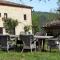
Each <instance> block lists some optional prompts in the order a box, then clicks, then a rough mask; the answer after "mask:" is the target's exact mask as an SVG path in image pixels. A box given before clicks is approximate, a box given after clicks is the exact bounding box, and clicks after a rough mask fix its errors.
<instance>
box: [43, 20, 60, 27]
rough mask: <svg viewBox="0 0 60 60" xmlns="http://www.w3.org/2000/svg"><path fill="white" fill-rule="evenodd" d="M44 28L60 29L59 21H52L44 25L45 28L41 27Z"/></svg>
mask: <svg viewBox="0 0 60 60" xmlns="http://www.w3.org/2000/svg"><path fill="white" fill-rule="evenodd" d="M43 27H44V28H49V27H52V28H54V27H55V28H56V27H60V20H53V21H51V22H49V23H46V25H45V26H43Z"/></svg>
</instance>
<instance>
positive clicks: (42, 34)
mask: <svg viewBox="0 0 60 60" xmlns="http://www.w3.org/2000/svg"><path fill="white" fill-rule="evenodd" d="M35 35H38V36H44V35H46V34H45V33H44V32H37V33H36V34H35Z"/></svg>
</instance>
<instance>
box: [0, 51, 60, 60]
mask: <svg viewBox="0 0 60 60" xmlns="http://www.w3.org/2000/svg"><path fill="white" fill-rule="evenodd" d="M0 60H60V52H51V53H50V52H32V53H31V52H25V53H20V52H13V51H9V52H4V51H0Z"/></svg>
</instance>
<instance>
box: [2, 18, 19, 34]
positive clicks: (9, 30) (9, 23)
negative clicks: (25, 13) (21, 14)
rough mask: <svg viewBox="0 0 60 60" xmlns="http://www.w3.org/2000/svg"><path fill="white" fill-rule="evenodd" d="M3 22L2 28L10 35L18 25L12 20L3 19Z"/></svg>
mask: <svg viewBox="0 0 60 60" xmlns="http://www.w3.org/2000/svg"><path fill="white" fill-rule="evenodd" d="M3 21H4V27H5V29H6V32H7V33H9V34H12V33H13V30H14V29H15V27H16V26H17V25H18V21H17V20H14V19H12V18H7V19H4V18H3Z"/></svg>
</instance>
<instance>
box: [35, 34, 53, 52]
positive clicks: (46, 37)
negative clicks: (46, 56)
mask: <svg viewBox="0 0 60 60" xmlns="http://www.w3.org/2000/svg"><path fill="white" fill-rule="evenodd" d="M34 38H36V40H37V39H38V40H42V50H43V51H44V46H45V40H48V39H50V38H53V36H37V35H34ZM38 47H39V48H38V49H39V50H40V41H39V44H38Z"/></svg>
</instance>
